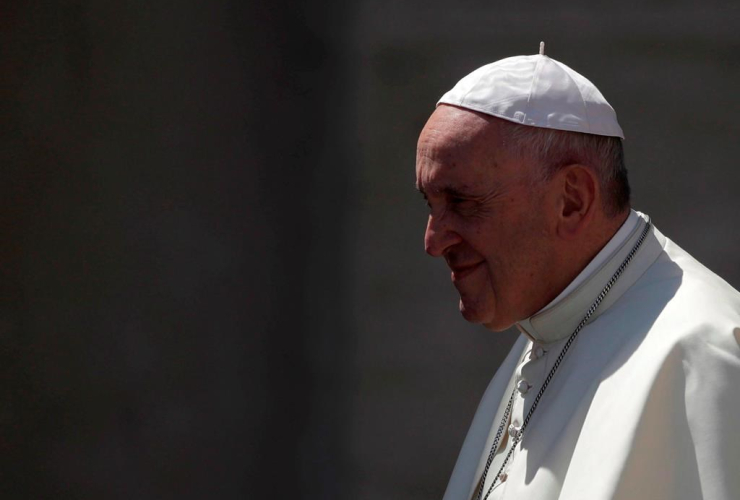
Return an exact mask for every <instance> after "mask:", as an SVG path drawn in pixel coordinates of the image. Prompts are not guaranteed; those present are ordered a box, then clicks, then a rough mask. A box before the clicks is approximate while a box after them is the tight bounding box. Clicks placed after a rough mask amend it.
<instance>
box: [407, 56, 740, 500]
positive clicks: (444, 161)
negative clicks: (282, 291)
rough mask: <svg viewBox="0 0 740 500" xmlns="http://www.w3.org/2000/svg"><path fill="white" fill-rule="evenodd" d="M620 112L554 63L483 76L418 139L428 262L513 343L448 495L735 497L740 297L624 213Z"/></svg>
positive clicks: (469, 315) (445, 103) (465, 82)
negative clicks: (513, 337)
mask: <svg viewBox="0 0 740 500" xmlns="http://www.w3.org/2000/svg"><path fill="white" fill-rule="evenodd" d="M622 139H623V135H622V129H621V128H620V126H619V124H618V123H617V119H616V115H615V113H614V110H613V109H612V108H611V106H609V104H608V103H607V102H606V100H605V99H604V97H603V96H602V95H601V93H600V92H599V91H598V90H597V89H596V87H595V86H594V85H593V84H592V83H591V82H589V81H588V80H587V79H586V78H584V77H583V76H581V75H580V74H578V73H576V72H575V71H573V70H572V69H571V68H569V67H567V66H565V65H564V64H562V63H559V62H557V61H555V60H553V59H551V58H549V57H547V56H545V55H543V54H542V51H541V53H540V54H539V55H535V56H519V57H511V58H508V59H503V60H501V61H498V62H495V63H493V64H489V65H487V66H484V67H482V68H480V69H478V70H476V71H474V72H473V73H472V74H470V75H468V76H467V77H465V78H463V79H462V80H461V81H460V82H459V83H458V84H457V85H456V86H455V87H454V88H453V89H452V90H451V91H449V92H448V93H447V94H445V95H444V96H443V97H442V99H441V100H440V102H439V104H438V106H437V109H436V110H435V111H434V113H433V114H432V116H431V118H430V119H429V121H428V122H427V124H426V126H425V127H424V130H423V131H422V133H421V137H420V138H419V143H418V150H417V164H416V175H417V186H418V188H419V190H420V191H421V192H422V194H423V195H424V197H425V199H426V200H427V202H428V205H429V209H430V214H429V220H428V223H427V230H426V235H425V246H426V251H427V252H428V253H429V254H430V255H432V256H435V257H443V258H444V259H445V261H446V262H447V265H448V266H449V267H450V269H451V271H452V282H453V284H454V286H455V287H456V288H457V290H458V292H459V295H460V311H461V312H462V315H463V316H464V317H465V319H466V320H468V321H472V322H475V323H481V324H483V325H484V326H486V327H487V328H489V329H491V330H493V331H501V330H504V329H506V328H509V327H510V326H512V325H515V326H516V327H517V328H518V329H519V331H520V332H521V333H522V336H521V337H520V338H519V340H518V341H517V342H516V343H515V345H514V347H513V348H512V350H511V352H510V353H509V355H508V357H507V358H506V360H505V361H504V362H503V364H502V365H501V367H500V368H499V370H498V372H497V373H496V375H495V377H494V378H493V380H492V381H491V383H490V385H489V387H488V389H487V390H486V392H485V394H484V395H483V399H482V401H481V403H480V405H479V407H478V410H477V412H476V414H475V417H474V419H473V422H472V425H471V427H470V430H469V432H468V435H467V437H466V439H465V443H464V444H463V447H462V450H461V452H460V456H459V458H458V461H457V464H456V466H455V469H454V471H453V473H452V477H451V479H450V482H449V485H448V488H447V492H446V494H445V497H444V498H445V500H470V499H474V500H475V499H517V500H521V499H536V500H554V499H564V500H576V499H584V500H586V499H587V500H602V499H624V500H628V499H629V500H639V499H651V500H652V499H669V498H670V499H686V500H689V499H691V500H696V499H699V498H704V499H712V500H730V499H738V498H740V389H739V387H740V347H739V344H740V294H738V292H737V291H735V290H734V289H732V287H730V286H729V285H728V284H727V283H726V282H724V281H723V280H722V279H721V278H719V277H718V276H716V275H715V274H713V273H712V272H711V271H709V270H708V269H706V268H705V267H704V266H702V265H701V264H700V263H699V262H697V261H696V260H695V259H693V258H692V257H691V256H690V255H689V254H687V253H686V252H685V251H683V250H682V249H681V248H679V247H678V246H677V245H676V244H675V243H673V242H672V241H671V240H669V239H668V238H666V237H665V236H663V235H662V234H661V233H660V232H659V231H658V229H657V228H656V227H655V226H654V225H653V224H652V222H651V221H650V219H649V217H647V216H646V215H644V214H641V213H639V212H636V211H634V210H632V209H631V208H630V196H629V193H630V189H629V184H628V181H627V173H626V169H625V166H624V159H623V153H622Z"/></svg>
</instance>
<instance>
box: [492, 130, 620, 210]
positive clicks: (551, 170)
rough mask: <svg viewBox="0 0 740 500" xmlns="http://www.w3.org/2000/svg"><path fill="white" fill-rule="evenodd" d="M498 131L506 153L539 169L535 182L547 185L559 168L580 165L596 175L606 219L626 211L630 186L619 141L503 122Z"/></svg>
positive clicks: (600, 136) (611, 138)
mask: <svg viewBox="0 0 740 500" xmlns="http://www.w3.org/2000/svg"><path fill="white" fill-rule="evenodd" d="M501 131H502V135H503V139H504V143H505V144H506V147H507V149H508V151H509V153H511V154H513V155H514V156H515V157H517V158H527V159H530V160H532V161H534V162H536V163H537V164H539V165H540V166H541V167H542V168H540V169H539V172H540V173H541V174H540V177H539V178H536V179H534V181H535V182H543V181H547V180H549V179H551V178H552V177H553V176H554V175H555V174H556V173H557V172H558V171H559V170H560V169H561V168H563V167H565V166H567V165H571V164H573V163H580V164H581V165H585V166H587V167H591V168H592V169H593V170H594V172H596V175H597V177H598V179H599V185H600V187H601V192H602V194H603V203H602V206H603V209H604V213H605V214H606V215H607V217H614V216H616V215H618V214H620V213H622V212H623V211H624V210H625V209H627V208H629V206H630V186H629V181H628V179H627V168H626V166H625V164H624V148H623V146H622V140H621V139H620V138H619V137H606V136H602V135H594V134H584V133H581V132H568V131H564V130H554V129H549V128H539V127H530V126H527V125H519V124H516V123H512V122H508V121H506V122H504V121H503V120H502V127H501Z"/></svg>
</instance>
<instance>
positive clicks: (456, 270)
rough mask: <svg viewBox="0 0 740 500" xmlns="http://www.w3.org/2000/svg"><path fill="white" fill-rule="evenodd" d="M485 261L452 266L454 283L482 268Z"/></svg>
mask: <svg viewBox="0 0 740 500" xmlns="http://www.w3.org/2000/svg"><path fill="white" fill-rule="evenodd" d="M484 262H485V261H480V262H478V263H476V264H469V265H466V266H451V267H450V269H452V281H453V283H454V282H456V281H460V280H462V279H463V278H465V277H466V276H469V275H470V274H472V273H474V272H475V271H477V270H478V268H480V267H481V266H482V265H483V264H484Z"/></svg>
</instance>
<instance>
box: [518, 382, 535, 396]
mask: <svg viewBox="0 0 740 500" xmlns="http://www.w3.org/2000/svg"><path fill="white" fill-rule="evenodd" d="M530 387H532V386H531V385H529V382H527V381H526V380H524V379H521V380H520V381H519V383H518V384H517V386H516V390H517V391H519V394H521V395H522V396H523V395H525V394H526V393H527V391H529V388H530Z"/></svg>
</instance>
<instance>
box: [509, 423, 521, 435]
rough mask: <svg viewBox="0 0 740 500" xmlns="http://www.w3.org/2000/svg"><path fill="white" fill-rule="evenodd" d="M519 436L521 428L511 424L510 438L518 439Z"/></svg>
mask: <svg viewBox="0 0 740 500" xmlns="http://www.w3.org/2000/svg"><path fill="white" fill-rule="evenodd" d="M518 435H519V427H517V426H516V425H514V424H511V425H510V426H509V436H511V437H513V438H515V437H517V436H518Z"/></svg>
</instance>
